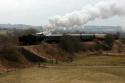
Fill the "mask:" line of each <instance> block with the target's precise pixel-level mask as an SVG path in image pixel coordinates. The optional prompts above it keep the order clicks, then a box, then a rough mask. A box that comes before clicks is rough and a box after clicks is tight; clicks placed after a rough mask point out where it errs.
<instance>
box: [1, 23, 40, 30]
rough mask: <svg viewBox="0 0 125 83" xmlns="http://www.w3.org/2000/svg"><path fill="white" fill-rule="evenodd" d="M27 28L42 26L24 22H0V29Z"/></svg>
mask: <svg viewBox="0 0 125 83" xmlns="http://www.w3.org/2000/svg"><path fill="white" fill-rule="evenodd" d="M13 28H14V29H27V28H36V29H42V26H32V25H24V24H0V29H13Z"/></svg>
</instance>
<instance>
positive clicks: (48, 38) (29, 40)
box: [18, 34, 107, 45]
mask: <svg viewBox="0 0 125 83" xmlns="http://www.w3.org/2000/svg"><path fill="white" fill-rule="evenodd" d="M106 35H107V34H65V35H64V34H51V35H44V34H30V35H25V36H21V37H19V38H18V40H19V43H20V45H35V44H40V43H42V42H45V43H59V42H60V41H61V38H62V37H63V36H69V37H74V38H77V39H79V40H80V41H93V40H95V39H98V40H104V39H105V38H106Z"/></svg>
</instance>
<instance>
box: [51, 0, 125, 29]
mask: <svg viewBox="0 0 125 83" xmlns="http://www.w3.org/2000/svg"><path fill="white" fill-rule="evenodd" d="M124 8H125V0H111V1H107V2H106V1H101V2H99V3H97V4H95V5H94V6H92V5H88V6H85V7H83V9H82V10H80V11H74V12H72V13H68V14H66V15H64V16H55V17H53V18H51V19H49V26H50V27H51V28H52V27H54V28H55V27H66V28H68V27H74V26H81V25H84V24H86V23H88V22H89V21H92V20H95V19H97V18H99V19H106V18H110V17H112V16H116V15H118V16H124V15H125V9H124Z"/></svg>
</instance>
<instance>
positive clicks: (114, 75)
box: [0, 56, 125, 83]
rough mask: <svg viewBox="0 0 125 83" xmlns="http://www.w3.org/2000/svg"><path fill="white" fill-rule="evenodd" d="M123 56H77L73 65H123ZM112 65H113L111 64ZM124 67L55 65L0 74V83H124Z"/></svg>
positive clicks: (124, 58)
mask: <svg viewBox="0 0 125 83" xmlns="http://www.w3.org/2000/svg"><path fill="white" fill-rule="evenodd" d="M124 62H125V57H124V56H79V57H77V58H76V59H75V61H74V62H72V63H70V64H74V65H79V64H80V65H84V64H88V65H101V64H105V65H112V64H113V63H115V65H117V66H118V65H119V64H120V65H121V64H122V65H124V64H123V63H124ZM113 65H114V64H113ZM124 78H125V67H99V68H98V67H90V68H85V67H77V66H76V67H75V66H64V65H59V66H58V65H57V66H56V67H50V68H38V67H32V68H26V69H21V70H17V71H15V72H9V73H4V74H0V83H125V79H124Z"/></svg>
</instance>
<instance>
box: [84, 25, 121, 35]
mask: <svg viewBox="0 0 125 83" xmlns="http://www.w3.org/2000/svg"><path fill="white" fill-rule="evenodd" d="M84 32H93V33H117V32H122V27H121V26H84Z"/></svg>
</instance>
